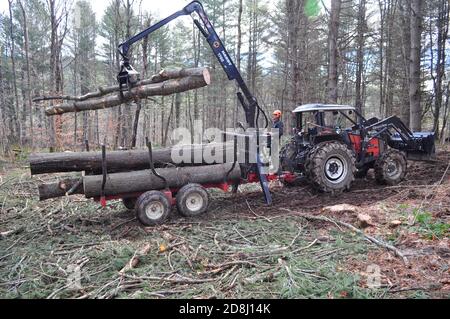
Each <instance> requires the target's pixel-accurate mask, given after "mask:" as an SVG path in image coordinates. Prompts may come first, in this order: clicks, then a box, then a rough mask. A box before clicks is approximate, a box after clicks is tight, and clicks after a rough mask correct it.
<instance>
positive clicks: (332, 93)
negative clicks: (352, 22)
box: [328, 0, 341, 103]
mask: <svg viewBox="0 0 450 319" xmlns="http://www.w3.org/2000/svg"><path fill="white" fill-rule="evenodd" d="M340 12H341V0H334V1H331V17H330V24H329V30H328V54H329V66H328V100H329V102H330V103H337V99H338V38H339V15H340Z"/></svg>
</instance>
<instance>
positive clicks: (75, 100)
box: [33, 68, 211, 116]
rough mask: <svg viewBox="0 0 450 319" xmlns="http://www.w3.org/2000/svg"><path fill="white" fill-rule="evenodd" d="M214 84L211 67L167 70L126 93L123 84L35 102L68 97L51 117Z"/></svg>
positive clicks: (49, 111)
mask: <svg viewBox="0 0 450 319" xmlns="http://www.w3.org/2000/svg"><path fill="white" fill-rule="evenodd" d="M210 83H211V76H210V73H209V71H208V69H207V68H192V69H177V70H163V71H161V72H159V74H156V75H154V76H152V77H151V78H149V79H145V80H141V81H140V82H138V83H136V84H135V85H134V86H133V88H132V89H131V90H129V91H125V92H123V94H121V93H120V89H119V85H114V86H109V87H99V88H98V90H97V91H96V92H91V93H88V94H85V95H82V96H70V95H64V96H41V97H36V98H34V99H33V101H34V102H39V101H45V100H64V101H65V102H64V103H61V104H57V105H54V106H52V107H49V108H47V109H46V110H45V114H46V115H47V116H52V115H59V114H64V113H70V112H81V111H88V110H98V109H103V108H110V107H114V106H118V105H120V104H124V103H128V102H132V101H134V100H137V99H145V98H147V97H150V96H156V95H159V96H164V95H170V94H175V93H181V92H185V91H188V90H193V89H198V88H201V87H204V86H207V85H209V84H210Z"/></svg>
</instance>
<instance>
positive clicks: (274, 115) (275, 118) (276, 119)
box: [272, 110, 281, 121]
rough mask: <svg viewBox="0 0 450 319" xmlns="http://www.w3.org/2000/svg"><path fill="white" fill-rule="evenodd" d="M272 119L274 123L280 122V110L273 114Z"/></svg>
mask: <svg viewBox="0 0 450 319" xmlns="http://www.w3.org/2000/svg"><path fill="white" fill-rule="evenodd" d="M272 119H273V120H274V121H279V120H280V119H281V111H280V110H275V111H273V113H272Z"/></svg>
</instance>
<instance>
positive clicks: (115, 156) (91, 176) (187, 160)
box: [29, 68, 241, 200]
mask: <svg viewBox="0 0 450 319" xmlns="http://www.w3.org/2000/svg"><path fill="white" fill-rule="evenodd" d="M210 82H211V78H210V74H209V71H208V69H207V68H193V69H178V70H164V71H161V72H160V73H159V74H157V75H154V76H152V77H151V78H149V79H145V80H141V81H140V82H138V83H137V84H135V85H134V86H133V87H132V88H130V90H127V91H122V92H121V91H120V88H119V86H118V85H114V86H110V87H100V88H98V90H97V91H96V92H91V93H88V94H85V95H83V96H69V95H64V96H42V97H37V98H34V99H33V101H34V102H39V101H45V100H57V101H61V100H62V101H63V103H60V104H57V105H54V106H52V107H50V108H47V109H46V110H45V113H46V115H48V116H52V115H59V114H64V113H69V112H80V111H87V110H98V109H103V108H110V107H114V106H117V105H120V104H123V103H128V102H132V101H136V100H138V99H144V98H147V97H149V96H155V95H169V94H174V93H180V92H184V91H187V90H192V89H197V88H201V87H204V86H207V85H208V84H210ZM173 151H174V149H172V148H165V149H160V150H155V151H154V152H152V165H151V164H150V154H149V151H148V150H132V151H109V152H106V154H105V156H104V157H103V156H102V152H84V153H79V152H66V153H39V154H32V155H31V156H30V158H29V160H30V170H31V174H33V175H35V174H52V173H65V172H83V174H82V176H79V177H78V178H64V179H62V180H59V181H58V182H56V183H50V184H41V185H39V186H38V190H39V198H40V200H45V199H49V198H55V197H61V196H66V195H73V194H84V195H85V196H86V197H88V198H98V197H101V196H119V197H120V196H124V195H128V196H136V194H140V193H143V192H146V191H149V190H162V189H165V188H175V189H177V188H180V187H182V186H184V185H186V184H188V183H199V184H220V183H223V182H234V181H237V180H239V179H240V177H241V171H240V166H239V165H238V164H236V165H235V164H233V163H230V162H228V163H227V162H226V159H230V158H231V159H233V155H232V154H233V151H234V147H233V144H226V143H224V144H215V145H212V144H207V145H187V146H185V147H182V148H180V147H177V149H176V151H177V152H183V153H184V155H183V156H181V157H177V159H176V160H174V157H173V156H172V155H173V154H172V153H173ZM217 152H220V153H217ZM205 153H207V154H209V155H210V157H209V159H210V160H205V159H204V157H203V156H202V155H203V154H205ZM230 153H231V156H229V154H230ZM178 154H179V153H178ZM199 154H200V155H201V156H198V155H199ZM219 154H220V155H219ZM227 154H228V156H227ZM216 155H217V156H216ZM180 158H182V159H184V161H182V162H179V159H180ZM199 158H200V159H199ZM151 166H153V167H154V169H155V170H156V174H155V172H154V171H153V170H152V167H151ZM105 171H106V174H105V175H104V174H103V173H104V172H105ZM158 175H160V176H162V177H163V178H160V177H158Z"/></svg>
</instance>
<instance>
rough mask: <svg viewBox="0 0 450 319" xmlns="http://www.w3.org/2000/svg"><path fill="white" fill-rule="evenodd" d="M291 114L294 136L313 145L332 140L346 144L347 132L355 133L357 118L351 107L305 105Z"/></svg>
mask: <svg viewBox="0 0 450 319" xmlns="http://www.w3.org/2000/svg"><path fill="white" fill-rule="evenodd" d="M292 113H293V114H294V116H295V123H296V125H295V128H294V133H295V134H294V135H297V136H299V137H300V138H302V139H303V140H304V142H306V141H308V142H310V143H313V144H316V143H320V142H322V141H326V140H333V139H339V140H341V139H343V140H344V141H345V142H347V141H348V132H354V131H355V130H354V128H355V127H356V126H357V125H358V124H357V123H358V117H359V114H357V112H356V110H355V108H354V107H353V106H349V105H335V104H305V105H301V106H298V107H297V108H296V109H295V110H294V111H292Z"/></svg>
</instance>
